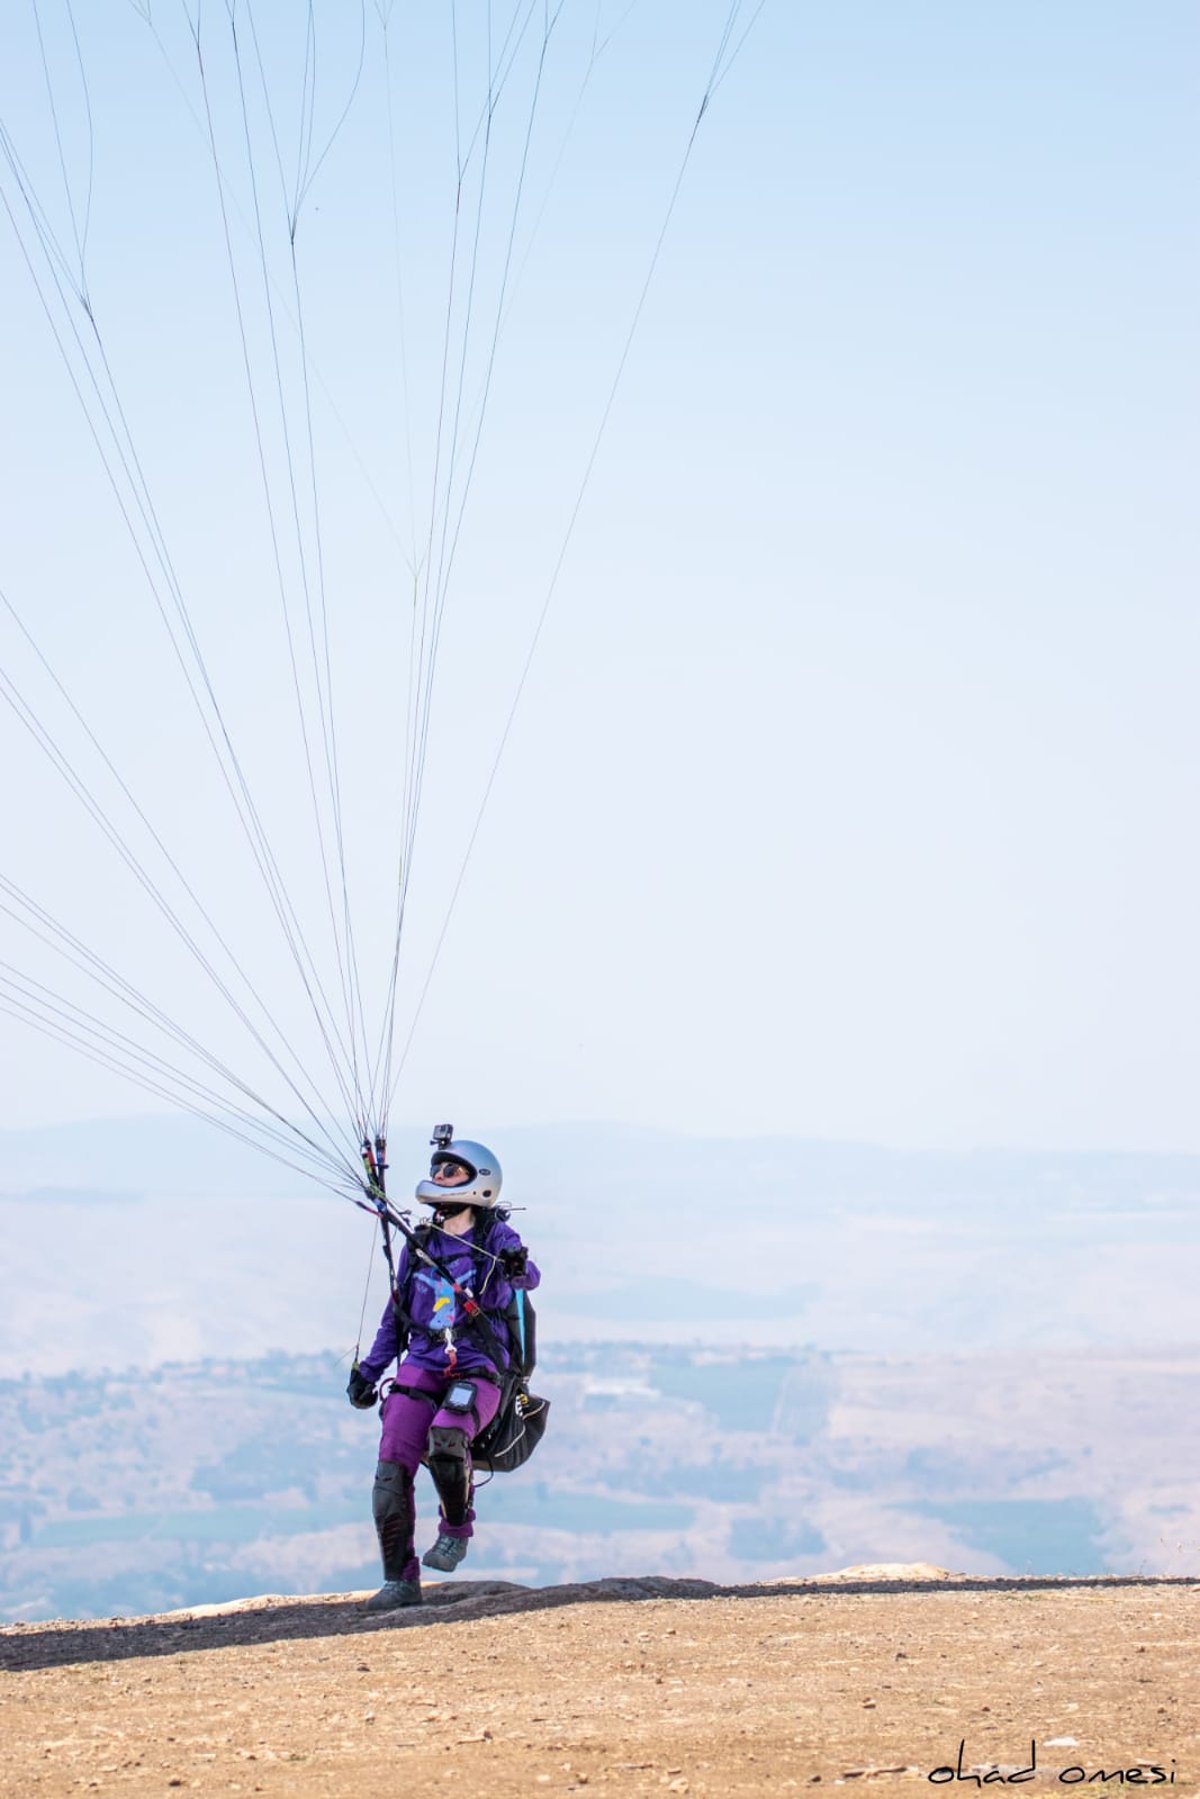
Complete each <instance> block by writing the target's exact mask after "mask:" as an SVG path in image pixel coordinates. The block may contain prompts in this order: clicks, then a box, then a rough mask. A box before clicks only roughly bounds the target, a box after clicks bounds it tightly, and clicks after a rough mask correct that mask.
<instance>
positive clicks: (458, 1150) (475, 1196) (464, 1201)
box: [416, 1124, 504, 1211]
mask: <svg viewBox="0 0 1200 1799" xmlns="http://www.w3.org/2000/svg"><path fill="white" fill-rule="evenodd" d="M430 1142H431V1143H432V1144H433V1156H432V1158H431V1160H430V1164H429V1176H428V1178H427V1179H425V1180H423V1181H418V1182H417V1187H416V1197H417V1198H418V1199H419V1200H421V1201H422V1202H423V1203H424V1204H425V1205H427V1206H438V1207H440V1208H441V1209H442V1210H443V1211H446V1210H452V1209H455V1208H457V1207H459V1206H482V1207H485V1208H486V1207H490V1206H494V1205H496V1204H498V1202H499V1199H500V1188H501V1185H502V1183H503V1180H504V1176H503V1175H502V1174H501V1172H500V1164H499V1162H498V1161H497V1160H496V1158H495V1156H494V1155H493V1154H492V1152H491V1150H490V1149H488V1147H487V1145H486V1144H483V1143H475V1142H473V1141H472V1140H471V1139H470V1138H469V1137H456V1136H455V1135H454V1127H453V1125H449V1124H440V1125H439V1126H438V1128H437V1129H436V1130H435V1131H434V1133H433V1136H432V1137H431V1138H430ZM443 1170H444V1171H446V1173H453V1172H456V1171H458V1170H461V1171H462V1172H461V1173H460V1174H459V1178H458V1179H456V1180H447V1179H445V1178H444V1176H443V1178H442V1179H440V1180H434V1178H433V1176H434V1175H435V1174H440V1173H442V1171H443Z"/></svg>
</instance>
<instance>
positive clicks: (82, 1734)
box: [0, 1569, 1200, 1799]
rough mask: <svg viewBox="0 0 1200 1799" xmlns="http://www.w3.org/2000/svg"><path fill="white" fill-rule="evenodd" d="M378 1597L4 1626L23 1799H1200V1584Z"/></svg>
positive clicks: (1, 1664)
mask: <svg viewBox="0 0 1200 1799" xmlns="http://www.w3.org/2000/svg"><path fill="white" fill-rule="evenodd" d="M360 1605H361V1595H359V1596H355V1595H347V1594H342V1595H336V1596H332V1597H327V1598H314V1599H259V1600H249V1601H244V1602H242V1603H241V1604H240V1605H237V1606H232V1607H225V1608H208V1607H205V1608H200V1609H198V1610H196V1611H193V1612H178V1613H173V1614H170V1615H168V1616H166V1617H162V1618H153V1619H130V1620H121V1621H117V1622H111V1623H110V1622H105V1623H98V1624H77V1623H51V1624H27V1625H13V1626H9V1627H7V1628H5V1629H4V1630H2V1631H0V1669H3V1670H4V1672H3V1673H2V1674H0V1731H2V1734H0V1792H2V1793H3V1794H5V1795H10V1794H11V1795H20V1796H21V1799H25V1796H27V1795H37V1796H38V1799H41V1796H43V1795H46V1796H49V1795H53V1794H60V1793H61V1794H67V1793H70V1794H76V1793H79V1792H84V1793H89V1792H101V1793H120V1794H129V1795H131V1796H132V1795H142V1794H155V1795H166V1796H168V1799H169V1795H170V1794H171V1793H172V1792H174V1791H178V1790H180V1789H187V1790H190V1791H193V1792H201V1793H214V1794H215V1793H222V1794H225V1793H230V1794H238V1793H243V1794H253V1793H261V1794H264V1795H283V1794H305V1795H307V1794H314V1795H330V1796H331V1799H332V1796H334V1795H337V1796H338V1799H341V1796H342V1795H359V1794H363V1795H375V1794H381V1793H384V1792H385V1791H393V1792H395V1793H397V1794H402V1795H405V1796H406V1799H407V1796H408V1795H415V1796H417V1799H420V1796H422V1795H425V1794H439V1793H443V1792H447V1791H456V1792H463V1791H465V1792H469V1793H485V1794H488V1795H496V1796H498V1799H500V1796H507V1795H517V1794H520V1795H522V1796H523V1799H524V1796H526V1795H528V1794H530V1793H540V1792H546V1793H563V1792H576V1791H580V1790H583V1789H595V1788H603V1789H604V1790H605V1791H606V1792H613V1793H623V1794H659V1793H664V1792H666V1793H690V1794H712V1795H721V1796H723V1795H726V1794H748V1793H760V1792H771V1793H774V1792H788V1791H796V1790H799V1789H801V1788H804V1789H811V1788H815V1787H817V1786H827V1785H838V1784H849V1783H851V1782H855V1781H863V1782H869V1783H872V1784H873V1785H874V1786H876V1787H878V1786H879V1785H884V1784H893V1783H896V1782H903V1783H908V1784H909V1786H910V1788H912V1789H915V1787H916V1786H918V1785H919V1786H920V1787H922V1788H927V1787H928V1786H930V1785H932V1786H935V1787H936V1786H939V1785H943V1784H947V1785H952V1786H954V1787H955V1789H956V1790H962V1787H963V1780H962V1779H961V1778H959V1769H960V1768H961V1773H962V1776H964V1777H969V1774H970V1771H971V1770H972V1768H974V1769H975V1770H976V1771H977V1772H978V1773H979V1775H981V1776H982V1775H983V1774H985V1773H986V1772H988V1771H989V1770H991V1769H998V1770H999V1773H998V1774H996V1773H993V1775H992V1780H991V1781H990V1782H989V1783H988V1784H989V1785H990V1784H999V1783H1001V1782H1003V1781H1006V1780H1007V1779H1008V1777H1009V1776H1010V1775H1012V1774H1014V1773H1017V1772H1019V1771H1020V1770H1022V1769H1028V1768H1030V1767H1032V1768H1033V1769H1034V1772H1033V1773H1032V1775H1030V1776H1028V1779H1027V1781H1022V1782H1014V1783H1013V1784H1029V1785H1031V1786H1035V1787H1036V1788H1037V1789H1038V1790H1039V1791H1044V1790H1045V1788H1046V1787H1048V1786H1049V1787H1053V1788H1055V1789H1056V1790H1057V1789H1058V1788H1060V1787H1062V1786H1067V1785H1078V1784H1086V1785H1087V1787H1088V1789H1089V1791H1093V1792H1094V1791H1096V1790H1097V1789H1099V1790H1101V1791H1106V1792H1113V1791H1115V1790H1117V1789H1118V1788H1123V1787H1125V1786H1129V1785H1139V1784H1146V1785H1164V1784H1165V1785H1168V1786H1169V1787H1170V1788H1171V1790H1172V1792H1173V1794H1183V1795H1187V1796H1188V1799H1193V1796H1194V1799H1200V1584H1198V1583H1195V1582H1192V1581H1186V1580H1154V1579H1125V1578H1120V1579H1117V1578H1111V1579H1109V1578H1100V1579H1094V1580H1051V1579H1026V1580H995V1579H982V1578H975V1577H968V1576H951V1575H947V1574H945V1571H943V1570H932V1569H930V1570H927V1571H921V1570H912V1569H909V1570H904V1571H899V1570H878V1569H859V1570H848V1571H846V1572H845V1573H843V1574H842V1575H840V1576H834V1577H829V1578H827V1579H825V1580H822V1581H796V1582H782V1583H773V1584H765V1585H761V1586H752V1587H737V1588H729V1587H717V1586H713V1585H710V1584H709V1583H707V1582H704V1581H687V1580H668V1579H665V1578H647V1579H645V1580H612V1581H597V1582H592V1583H589V1584H588V1585H586V1586H577V1587H558V1588H547V1589H529V1588H521V1587H513V1586H510V1585H507V1584H505V1583H501V1582H487V1581H475V1582H471V1581H460V1582H444V1583H442V1584H441V1585H440V1586H435V1587H430V1588H428V1589H427V1603H426V1605H425V1606H424V1607H423V1608H421V1609H420V1610H419V1611H409V1612H402V1613H398V1614H394V1615H393V1616H392V1617H390V1618H384V1619H374V1618H368V1617H366V1616H364V1614H363V1613H362V1611H361V1609H360ZM960 1743H962V1745H963V1747H962V1750H961V1754H960V1748H959V1745H960ZM1031 1757H1032V1759H1031ZM1155 1768H1157V1769H1159V1770H1161V1776H1162V1777H1161V1779H1159V1778H1157V1776H1156V1774H1155V1772H1154V1770H1155ZM939 1770H941V1772H939ZM970 1785H971V1786H974V1782H971V1783H970Z"/></svg>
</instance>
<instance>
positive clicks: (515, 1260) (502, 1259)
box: [496, 1243, 529, 1280]
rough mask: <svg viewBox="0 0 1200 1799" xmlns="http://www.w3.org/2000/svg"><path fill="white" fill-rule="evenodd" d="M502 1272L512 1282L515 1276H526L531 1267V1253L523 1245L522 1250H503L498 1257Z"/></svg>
mask: <svg viewBox="0 0 1200 1799" xmlns="http://www.w3.org/2000/svg"><path fill="white" fill-rule="evenodd" d="M496 1260H497V1261H498V1262H499V1264H500V1271H501V1273H502V1274H506V1275H507V1276H508V1278H509V1279H510V1280H511V1279H512V1277H513V1275H514V1274H524V1272H525V1270H526V1268H527V1267H528V1266H529V1251H528V1250H527V1249H526V1247H525V1245H524V1244H523V1243H522V1245H521V1247H520V1249H502V1250H501V1251H500V1254H499V1255H498V1256H497V1257H496Z"/></svg>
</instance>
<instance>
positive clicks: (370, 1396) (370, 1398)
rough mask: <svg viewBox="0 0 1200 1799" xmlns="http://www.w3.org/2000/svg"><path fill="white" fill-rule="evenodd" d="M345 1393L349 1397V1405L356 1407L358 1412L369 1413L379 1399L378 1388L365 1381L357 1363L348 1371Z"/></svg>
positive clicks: (364, 1376)
mask: <svg viewBox="0 0 1200 1799" xmlns="http://www.w3.org/2000/svg"><path fill="white" fill-rule="evenodd" d="M346 1392H347V1393H348V1394H349V1396H350V1404H351V1405H352V1406H356V1407H357V1408H358V1410H359V1411H360V1412H369V1411H370V1409H371V1407H372V1406H373V1405H374V1404H375V1401H376V1400H377V1399H378V1398H379V1391H378V1388H377V1387H375V1385H374V1384H373V1383H372V1382H371V1381H369V1380H368V1379H367V1377H366V1375H365V1374H364V1373H363V1371H362V1369H361V1368H360V1367H359V1365H358V1363H357V1362H355V1364H354V1366H353V1368H351V1370H350V1379H349V1380H348V1381H347V1382H346Z"/></svg>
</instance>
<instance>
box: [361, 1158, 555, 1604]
mask: <svg viewBox="0 0 1200 1799" xmlns="http://www.w3.org/2000/svg"><path fill="white" fill-rule="evenodd" d="M434 1141H435V1143H436V1145H437V1147H436V1149H435V1151H434V1155H433V1160H432V1164H431V1166H430V1170H429V1177H428V1179H427V1180H423V1181H420V1182H418V1184H417V1189H416V1197H417V1198H418V1199H419V1200H421V1201H422V1202H423V1203H424V1204H426V1205H429V1206H432V1207H433V1216H432V1221H431V1222H429V1223H423V1224H421V1225H419V1226H418V1227H417V1231H416V1234H417V1236H418V1238H419V1240H421V1241H422V1242H423V1243H424V1244H425V1245H427V1247H428V1249H429V1252H430V1254H431V1255H433V1256H434V1257H435V1258H436V1259H437V1261H438V1262H440V1263H441V1264H442V1266H443V1268H444V1269H445V1271H446V1274H448V1275H449V1276H451V1277H452V1279H451V1280H448V1279H446V1278H444V1276H443V1275H441V1274H437V1273H435V1272H434V1271H433V1270H432V1269H430V1268H429V1267H427V1266H426V1265H425V1264H423V1263H422V1262H421V1260H420V1258H419V1256H415V1255H414V1254H413V1252H412V1249H411V1247H410V1246H409V1245H408V1244H407V1243H406V1244H405V1245H404V1248H403V1250H402V1252H401V1254H400V1256H399V1258H398V1260H397V1263H396V1292H395V1300H394V1302H393V1301H391V1300H389V1303H388V1306H387V1308H386V1310H385V1311H384V1314H383V1318H382V1321H381V1323H380V1326H379V1330H378V1333H377V1334H376V1337H375V1341H374V1343H373V1344H372V1345H371V1350H370V1353H369V1354H368V1355H365V1356H363V1358H362V1360H361V1361H359V1362H357V1363H356V1364H355V1366H354V1367H353V1369H352V1370H351V1373H350V1380H349V1383H348V1386H347V1392H348V1394H349V1396H350V1403H351V1404H352V1405H355V1406H359V1407H362V1408H363V1409H366V1408H368V1407H370V1406H373V1405H374V1404H375V1402H376V1399H377V1397H378V1384H379V1381H380V1378H381V1377H382V1375H383V1374H384V1373H385V1371H386V1369H387V1368H388V1366H389V1365H390V1363H392V1362H393V1361H395V1360H396V1359H397V1358H400V1360H399V1366H398V1367H397V1370H396V1376H395V1379H394V1380H393V1381H392V1382H391V1384H390V1386H389V1388H388V1390H387V1392H386V1396H385V1398H384V1401H383V1406H382V1415H381V1422H382V1435H381V1438H380V1444H379V1465H378V1467H377V1468H376V1471H375V1490H374V1495H373V1510H374V1514H375V1528H376V1531H377V1533H378V1536H379V1549H380V1554H381V1556H382V1558H383V1585H382V1586H381V1587H380V1589H379V1591H378V1592H377V1593H375V1594H374V1595H373V1596H372V1597H371V1598H370V1599H369V1600H368V1601H367V1610H368V1611H376V1612H383V1611H393V1610H395V1609H396V1608H398V1607H399V1606H404V1605H419V1604H420V1603H421V1578H420V1569H419V1568H418V1565H417V1557H416V1552H415V1549H414V1546H413V1538H414V1534H415V1529H416V1510H415V1506H414V1503H413V1481H414V1479H415V1476H416V1472H417V1469H418V1467H419V1466H420V1464H421V1461H422V1460H423V1459H424V1460H426V1461H427V1462H428V1466H429V1472H430V1474H431V1475H432V1476H433V1483H434V1486H435V1487H436V1489H437V1494H438V1499H439V1502H440V1509H439V1513H438V1537H437V1541H436V1543H435V1544H434V1545H433V1547H432V1548H431V1549H429V1550H427V1551H426V1553H425V1554H424V1556H423V1557H422V1558H421V1559H422V1561H423V1562H424V1564H425V1566H426V1567H427V1568H436V1569H438V1570H440V1571H441V1572H443V1573H449V1572H451V1571H452V1570H453V1569H454V1568H456V1567H457V1566H458V1564H459V1563H460V1562H461V1561H462V1559H463V1557H464V1556H465V1555H466V1553H467V1546H468V1544H469V1542H470V1539H471V1534H472V1527H473V1526H474V1523H475V1512H474V1509H473V1505H472V1500H473V1497H474V1480H473V1476H472V1468H471V1441H472V1439H473V1438H474V1437H476V1436H478V1434H479V1432H480V1431H482V1430H484V1429H485V1428H486V1426H487V1425H489V1424H490V1423H491V1421H492V1419H493V1418H494V1417H495V1415H496V1412H497V1410H498V1408H499V1406H500V1402H501V1396H502V1395H501V1384H502V1378H503V1375H504V1373H505V1371H506V1370H507V1368H508V1366H509V1360H510V1351H509V1348H508V1333H507V1327H506V1324H505V1320H504V1314H505V1312H506V1310H507V1308H508V1307H509V1303H510V1301H511V1299H512V1294H513V1290H514V1288H525V1289H532V1288H534V1287H536V1286H537V1284H538V1282H539V1281H540V1279H541V1275H540V1273H539V1271H538V1269H537V1266H536V1264H535V1263H533V1262H531V1261H530V1259H529V1252H528V1250H527V1249H526V1248H525V1245H524V1244H523V1243H522V1242H521V1239H520V1237H519V1236H518V1235H517V1233H516V1231H515V1230H513V1229H512V1227H511V1225H509V1224H508V1222H507V1214H506V1213H504V1212H501V1211H499V1210H498V1205H497V1202H498V1200H499V1197H500V1184H501V1178H502V1177H501V1171H500V1165H499V1163H498V1162H497V1160H496V1158H495V1156H494V1155H493V1154H492V1153H491V1151H490V1150H489V1149H487V1148H485V1147H484V1145H483V1144H482V1143H473V1142H470V1141H468V1140H467V1139H465V1138H451V1137H450V1136H449V1128H448V1127H447V1129H446V1130H445V1132H439V1133H436V1134H435V1137H434ZM452 1282H453V1283H454V1284H452ZM454 1285H457V1286H458V1287H460V1288H465V1289H469V1290H470V1292H471V1293H472V1294H473V1295H474V1298H475V1300H476V1302H477V1303H478V1305H479V1306H480V1308H481V1310H482V1313H483V1317H482V1319H479V1318H476V1319H475V1321H474V1325H475V1328H473V1329H467V1328H464V1326H465V1325H466V1323H467V1319H466V1317H465V1314H464V1313H463V1309H462V1305H461V1295H458V1294H456V1293H455V1291H454Z"/></svg>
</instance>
